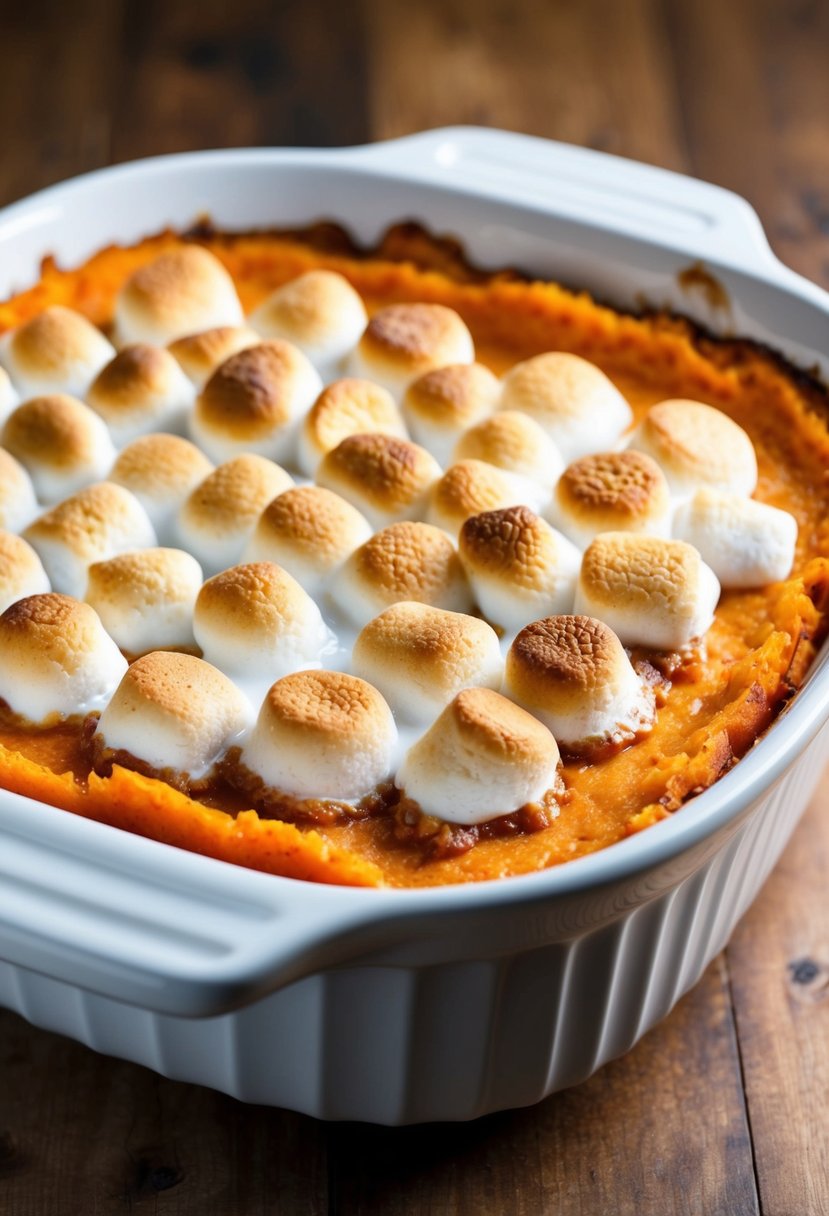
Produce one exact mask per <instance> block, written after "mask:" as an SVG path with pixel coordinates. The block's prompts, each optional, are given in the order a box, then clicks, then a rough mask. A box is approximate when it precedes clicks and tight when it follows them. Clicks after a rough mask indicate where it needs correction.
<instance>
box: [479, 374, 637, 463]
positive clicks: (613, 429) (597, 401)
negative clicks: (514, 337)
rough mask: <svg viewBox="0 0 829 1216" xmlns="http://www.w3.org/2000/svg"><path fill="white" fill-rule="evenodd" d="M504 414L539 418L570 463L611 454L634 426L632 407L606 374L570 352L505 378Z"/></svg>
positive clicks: (541, 424)
mask: <svg viewBox="0 0 829 1216" xmlns="http://www.w3.org/2000/svg"><path fill="white" fill-rule="evenodd" d="M500 408H501V409H504V410H520V411H521V412H522V413H524V414H529V415H530V417H532V418H534V419H535V420H536V422H537V423H538V424H539V425H540V426H542V427H543V428H544V430H545V431H546V432H547V434H548V435H549V436H550V438H551V439H552V440H553V441H554V443H555V444H556V446H557V447H558V449H559V451H560V452H561V455H562V456H563V458H564V459H565V461H570V460H577V459H578V458H579V457H580V456H586V455H587V454H588V453H589V452H596V451H603V450H607V449H608V448H610V447H612V446H613V445H614V444H615V442H616V441H617V440H618V439H619V437H620V436H621V434H622V433H623V431H625V430H626V429H627V427H628V426H629V425H630V423H631V422H632V421H633V414H632V412H631V409H630V406H629V405H628V403H627V401H626V400H625V399H624V397H623V396H622V394H621V393H620V392H619V390H618V389H617V388H616V387H615V385H614V384H613V383H612V381H611V380H609V379H608V377H607V376H606V375H605V374H604V372H603V371H602V370H601V369H600V368H598V367H596V365H595V363H590V362H588V360H587V359H582V358H580V357H579V356H578V355H571V354H568V353H567V352H566V351H549V352H547V353H546V354H543V355H536V356H535V357H534V358H532V359H527V360H525V362H523V363H517V364H516V365H515V367H514V368H512V370H511V371H509V372H508V373H507V375H506V376H505V377H504V387H503V392H502V394H501V405H500Z"/></svg>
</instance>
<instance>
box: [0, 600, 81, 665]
mask: <svg viewBox="0 0 829 1216" xmlns="http://www.w3.org/2000/svg"><path fill="white" fill-rule="evenodd" d="M101 632H102V630H101V622H100V621H99V620H98V617H97V615H96V614H95V612H94V611H93V610H92V609H91V608H90V607H89V605H88V604H84V603H81V602H80V601H79V600H75V599H72V598H71V597H70V596H68V595H58V594H56V593H55V592H53V591H51V592H47V593H46V594H45V595H29V596H26V598H25V599H22V600H17V601H16V603H14V604H11V605H10V606H9V607H8V608H7V609H6V611H5V612H4V613H3V614H2V615H0V647H2V649H3V650H20V651H21V652H23V653H27V654H29V655H31V656H32V658H33V659H34V657H35V656H37V666H39V667H43V666H44V665H47V664H49V663H54V664H55V665H56V666H58V667H60V668H61V669H62V670H63V671H65V672H67V673H68V674H69V675H72V674H74V673H75V672H76V671H78V669H79V668H80V667H81V665H82V664H83V662H84V661H85V659H86V656H87V654H89V652H90V651H92V650H94V649H95V648H96V647H97V646H98V642H99V638H100V635H101Z"/></svg>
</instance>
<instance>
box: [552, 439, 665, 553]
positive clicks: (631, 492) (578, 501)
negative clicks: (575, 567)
mask: <svg viewBox="0 0 829 1216" xmlns="http://www.w3.org/2000/svg"><path fill="white" fill-rule="evenodd" d="M548 514H549V518H550V520H551V521H552V522H553V523H554V524H556V525H557V527H559V528H561V530H562V532H564V533H565V534H566V535H567V536H569V537H570V538H571V539H572V540H573V541H574V542H575V543H576V544H577V545H579V546H580V548H582V549H584V548H586V547H587V546H588V545H589V544H590V542H591V540H593V538H594V536H597V535H598V534H599V533H600V532H613V531H618V532H649V533H651V534H653V535H655V536H667V535H668V534H669V532H670V527H671V495H670V491H669V489H668V483H667V481H666V480H665V474H664V473H663V472H662V470H661V469H660V467H659V465H658V464H657V463H656V461H655V460H653V459H652V458H651V457H650V456H646V455H645V454H644V453H643V452H635V451H632V450H628V451H624V452H600V453H596V454H594V455H592V456H583V457H582V458H581V460H576V461H574V462H573V463H572V464H571V465H568V467H567V468H566V469H565V470H564V472H563V473H562V475H561V477H560V478H559V481H558V483H557V484H556V488H555V494H554V496H553V502H552V504H551V506H550V508H549V512H548Z"/></svg>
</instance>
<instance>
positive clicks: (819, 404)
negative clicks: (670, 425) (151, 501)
mask: <svg viewBox="0 0 829 1216" xmlns="http://www.w3.org/2000/svg"><path fill="white" fill-rule="evenodd" d="M180 239H181V238H179V237H177V236H174V235H173V234H169V233H168V234H162V235H161V236H158V237H153V238H151V239H148V240H146V241H144V242H143V243H142V244H141V245H139V246H137V247H136V248H134V249H117V248H113V249H107V250H104V251H102V252H101V253H99V254H97V255H96V256H95V257H94V258H92V259H91V260H90V261H89V262H88V263H87V264H86V265H85V266H82V267H80V268H79V269H77V270H74V271H68V272H66V271H61V270H60V269H58V268H57V267H56V266H55V265H54V264H52V263H47V264H46V265H45V266H44V270H43V276H42V279H41V281H40V283H39V284H38V285H37V286H36V287H35V288H33V289H32V290H31V291H28V292H25V293H22V294H21V295H19V296H17V297H16V298H14V299H13V300H11V301H9V302H7V303H5V304H0V332H2V331H3V330H4V329H7V328H9V327H11V326H12V325H15V324H18V323H19V322H20V321H22V320H24V319H25V318H27V317H29V316H32V315H34V314H35V313H36V312H38V311H39V310H40V309H42V308H43V307H45V306H46V305H47V304H49V303H57V302H59V303H65V304H67V305H69V306H71V307H75V308H79V309H80V310H81V311H83V312H85V313H86V314H87V315H88V316H89V317H90V318H91V319H93V320H94V321H95V322H97V323H98V324H100V325H103V326H106V325H107V324H108V322H109V319H110V317H111V314H112V304H113V299H114V295H115V292H116V291H117V289H118V288H119V286H120V284H121V283H122V282H123V280H124V278H125V277H126V276H127V275H128V274H129V273H130V272H131V271H132V270H133V269H134V268H135V267H136V266H138V265H139V264H141V263H143V262H145V261H148V260H149V259H151V258H152V257H154V256H156V254H157V253H158V252H159V251H160V250H161V249H162V248H164V247H166V246H169V245H172V244H174V243H176V242H177V241H179V240H180ZM198 239H200V240H201V241H202V242H203V243H204V244H206V245H207V246H208V247H209V248H211V249H212V250H213V251H214V252H215V253H216V254H217V255H218V256H219V257H220V258H221V259H222V260H223V261H224V262H225V264H226V265H227V267H228V269H229V270H230V271H231V273H232V274H233V276H234V278H235V280H236V283H237V285H238V287H239V291H240V295H241V297H242V301H243V303H244V305H245V307H246V309H250V308H252V307H254V306H255V305H256V304H257V303H258V302H259V301H260V300H261V299H262V298H263V296H264V295H265V294H266V293H267V292H268V291H270V290H272V289H273V288H274V287H275V286H277V285H278V284H279V283H281V282H284V281H286V280H287V279H290V278H293V277H294V276H295V275H297V274H299V273H301V272H302V271H303V270H305V269H308V268H310V267H312V266H319V265H324V266H329V267H331V268H333V269H336V270H339V271H341V272H342V273H343V274H345V275H346V276H347V277H348V278H349V279H350V280H351V282H352V283H353V284H354V285H355V287H356V288H357V289H358V290H359V291H360V292H361V294H362V295H363V296H364V298H365V299H366V302H367V304H368V306H369V308H370V309H371V308H375V307H378V306H380V305H382V304H385V303H390V302H393V301H397V300H433V301H436V302H440V303H444V304H447V305H449V306H451V307H453V308H456V309H457V310H458V312H460V313H461V314H462V316H463V317H464V318H465V320H466V321H467V323H468V325H469V326H470V328H471V330H472V332H473V335H474V337H475V340H476V344H477V348H478V353H479V357H480V358H481V359H482V361H483V362H486V363H488V364H489V365H490V366H491V367H492V368H493V369H494V370H495V371H497V372H501V371H503V370H504V369H505V368H507V367H509V366H510V365H512V364H513V363H515V362H517V361H518V360H519V359H523V358H527V357H529V356H530V355H533V354H537V353H539V352H540V351H543V350H549V349H560V350H571V351H574V352H575V353H577V354H580V355H583V356H584V357H586V358H588V359H592V360H593V361H594V362H595V363H597V364H599V366H601V367H602V368H603V369H604V370H605V371H606V372H607V373H608V375H610V376H611V377H612V379H613V380H614V381H615V382H616V383H617V384H618V385H619V387H620V388H621V389H622V391H623V392H625V393H626V394H627V396H628V398H629V399H630V401H631V403H632V405H633V407H634V410H635V412H636V413H637V414H641V413H642V412H643V411H644V410H645V409H646V408H647V407H648V406H649V405H651V404H652V403H653V402H655V401H658V400H661V399H663V398H665V397H671V396H684V397H693V398H695V399H697V400H701V401H707V402H709V403H710V404H712V405H716V406H718V407H719V408H720V409H722V410H724V411H725V412H726V413H728V414H729V415H730V416H731V417H733V418H734V419H735V420H736V421H737V422H738V423H740V425H741V426H743V427H744V428H745V429H746V430H747V431H748V433H749V434H750V435H751V438H752V440H753V441H754V444H755V447H756V448H757V453H758V463H759V469H760V478H759V484H758V489H757V497H758V498H760V499H762V500H763V501H765V502H769V503H772V504H773V505H775V506H780V507H783V508H785V509H786V510H788V511H791V512H792V514H794V515H795V516H796V518H797V520H798V524H799V528H800V535H799V541H798V552H797V559H796V562H795V569H794V572H793V574H792V577H791V578H790V579H789V580H788V581H787V582H785V583H782V584H776V585H773V586H771V587H768V588H765V589H762V590H758V591H749V592H728V593H726V594H725V595H724V596H723V597H722V600H721V602H720V605H719V608H718V610H717V619H716V621H715V623H714V625H713V627H712V629H711V631H710V634H709V637H708V657H707V661H706V663H705V664H704V665H700V666H699V668H698V669H697V670H695V671H694V672H692V673H691V674H690V677H689V678H686V679H685V680H684V681H683V682H681V683H676V684H675V685H674V687H673V688H672V690H671V692H670V695H669V697H668V701H667V704H666V705H665V706H664V707H663V708H662V709H661V710H660V713H659V720H658V723H657V726H656V728H655V729H654V730H653V732H652V733H651V734H650V735H649V736H647V737H646V738H645V739H644V740H643V741H642V742H640V743H639V744H637V745H636V746H635V747H631V748H628V749H627V750H625V751H623V752H621V753H619V754H618V755H616V756H613V757H612V758H610V759H608V760H605V761H603V762H602V763H600V764H594V765H586V766H577V765H570V766H568V767H567V768H566V769H565V773H564V776H565V781H566V784H567V788H568V792H567V795H566V800H565V803H564V805H563V807H562V811H561V814H560V816H559V818H558V819H557V820H556V821H555V823H554V824H553V825H552V826H551V827H549V828H547V829H545V830H544V831H541V832H538V833H535V834H531V835H522V836H515V837H501V838H498V839H493V840H487V841H484V842H481V843H479V844H478V845H476V846H475V847H474V848H473V849H471V850H470V851H469V852H468V853H466V854H463V855H461V856H459V857H451V858H446V859H444V860H440V861H432V862H426V863H424V862H423V861H422V860H421V856H420V854H419V853H415V852H414V851H412V850H410V849H406V848H404V847H402V846H400V845H397V844H396V843H395V842H394V841H393V839H392V837H391V832H390V828H389V825H388V823H387V822H386V821H385V820H383V819H366V820H360V821H355V822H352V823H348V824H338V825H336V826H326V827H324V828H322V827H321V828H319V829H316V830H306V829H303V828H298V827H295V826H293V825H290V824H284V823H281V822H278V821H275V820H267V819H262V818H260V817H259V816H258V815H257V814H256V813H255V812H253V811H248V810H243V811H242V812H241V813H234V811H235V808H232V807H228V808H227V810H222V809H217V808H216V807H208V806H205V805H202V804H200V803H198V802H195V801H192V800H191V799H189V798H187V797H186V796H184V795H183V794H180V793H178V792H177V791H175V790H172V789H171V788H169V787H168V786H166V785H164V784H163V783H161V782H159V781H154V780H152V779H149V778H146V777H141V776H139V775H137V774H135V773H132V772H130V771H128V770H125V769H122V768H116V769H115V770H114V772H113V775H112V776H111V777H110V778H105V779H102V778H99V777H97V776H95V775H94V774H91V775H90V773H89V770H88V766H87V765H86V763H85V761H84V758H83V755H82V754H81V752H80V749H79V747H78V742H79V737H78V732H76V731H75V730H74V729H73V728H71V727H66V726H64V727H62V728H60V729H59V730H57V731H52V732H41V733H40V734H36V733H28V732H25V731H21V730H19V729H14V728H11V727H4V728H2V729H0V786H4V787H5V788H7V789H10V790H15V791H17V792H19V793H24V794H28V795H30V796H32V797H35V798H38V799H41V800H42V801H44V802H48V803H51V804H53V805H55V806H61V807H64V808H65V809H67V810H69V811H73V812H75V813H77V814H81V815H85V816H87V817H89V818H94V819H99V820H101V821H103V822H105V823H108V824H112V825H115V826H118V827H122V828H125V829H127V830H129V831H133V832H138V833H139V834H141V835H144V836H148V837H151V838H153V839H156V840H161V841H164V842H166V843H168V844H172V845H176V846H178V847H182V848H187V849H191V850H193V851H195V852H200V853H204V854H207V855H209V856H212V857H218V858H222V859H224V860H227V861H231V862H234V863H237V864H240V865H245V866H249V867H251V868H254V869H259V870H265V871H268V872H270V873H276V874H284V875H288V876H290V877H296V878H306V879H311V880H314V881H322V882H334V883H347V884H354V885H367V886H370V885H380V884H389V885H393V886H420V885H438V884H443V883H451V882H468V881H475V880H480V879H485V878H494V877H500V876H504V875H508V874H518V873H526V872H528V871H532V870H537V869H543V868H545V867H548V866H551V865H555V864H557V863H559V862H562V861H565V860H568V859H570V858H573V857H576V856H579V855H581V854H584V853H588V852H592V851H594V850H596V849H599V848H603V847H605V846H606V845H609V844H612V843H613V842H615V841H617V840H620V839H622V838H623V837H624V836H626V835H629V834H631V833H632V832H636V831H639V830H641V829H642V828H645V827H647V826H649V825H650V824H652V823H654V822H656V821H658V820H659V819H663V818H665V817H666V816H668V815H671V814H673V813H674V812H675V811H676V810H677V809H678V808H679V807H681V806H682V804H683V802H685V801H686V800H687V799H688V797H690V796H691V795H692V794H693V793H695V792H697V791H699V790H701V789H704V788H706V787H707V786H709V785H711V784H712V782H714V781H715V780H716V779H717V778H718V777H719V776H720V775H721V774H722V773H723V772H724V771H725V770H726V769H727V768H728V767H730V766H731V765H732V764H733V763H734V761H735V760H736V759H737V758H738V757H739V756H741V755H743V754H744V753H745V751H746V750H747V749H748V748H749V747H751V746H752V744H753V742H754V741H755V740H756V739H757V737H758V735H760V734H761V733H762V732H763V731H764V730H765V729H766V727H767V726H768V725H769V723H770V722H771V721H772V719H773V717H774V715H775V713H776V712H777V710H778V709H779V708H780V706H781V705H782V704H783V703H784V701H785V700H786V699H787V697H788V696H789V695H790V694H791V692H792V691H793V689H794V688H796V687H797V686H798V684H799V683H800V682H801V681H802V679H803V676H804V674H805V672H806V670H807V668H808V666H809V663H810V662H811V659H812V657H813V656H814V652H815V648H816V644H817V641H818V639H819V638H820V637H821V636H822V633H823V631H824V627H825V619H826V613H827V599H829V560H827V558H829V433H828V432H827V403H826V399H825V395H824V394H823V392H822V390H820V389H819V388H818V387H817V386H816V385H814V384H813V383H812V382H810V381H809V380H808V379H807V378H805V377H799V376H798V375H796V374H795V373H793V372H792V371H791V369H788V368H786V367H785V366H784V365H783V364H782V363H781V362H780V361H779V360H777V359H776V358H775V357H774V356H772V355H770V354H769V353H767V352H765V351H763V350H761V349H759V348H757V347H755V346H754V345H752V344H750V343H746V342H740V341H733V342H719V341H715V340H713V339H710V338H706V337H705V336H703V335H700V334H698V333H697V332H696V331H695V330H694V329H693V327H691V326H690V325H689V324H687V323H685V322H684V321H682V320H680V319H676V318H672V317H669V316H665V315H661V314H659V315H654V316H644V317H633V316H627V315H624V314H619V313H617V312H615V311H613V310H612V309H609V308H606V307H602V306H601V305H598V304H596V303H595V302H594V301H593V300H591V299H590V298H589V297H588V296H586V295H578V294H574V293H572V292H569V291H567V290H565V289H564V288H561V287H558V286H556V285H552V284H543V283H530V282H525V281H522V280H521V279H519V278H518V276H514V275H510V274H504V275H499V276H490V277H487V276H483V275H478V274H476V273H474V272H473V271H471V270H470V269H469V268H468V267H466V266H465V265H464V263H463V261H462V259H461V258H459V256H458V255H457V253H456V252H455V251H454V249H453V248H452V247H451V246H447V245H442V244H440V243H439V242H435V241H433V240H432V239H431V238H429V237H427V236H426V235H424V234H423V233H422V232H420V231H418V230H415V229H412V228H408V227H401V228H399V229H396V230H393V231H392V232H391V233H390V234H389V236H388V237H387V238H386V240H385V242H384V243H383V245H382V246H381V247H380V249H379V250H377V251H375V253H374V254H373V255H372V256H370V257H365V256H363V255H361V254H359V253H358V252H357V251H354V250H351V249H350V248H348V246H347V243H346V242H345V241H343V240H342V239H341V237H340V236H339V235H338V234H337V233H336V232H332V231H330V230H318V231H315V232H312V233H310V234H308V235H307V236H290V235H279V234H259V235H248V236H241V237H226V236H225V237H223V236H220V235H216V234H212V233H209V232H206V233H202V234H200V235H199V238H198ZM683 813H687V814H693V808H692V806H691V807H689V808H688V809H687V811H685V812H683Z"/></svg>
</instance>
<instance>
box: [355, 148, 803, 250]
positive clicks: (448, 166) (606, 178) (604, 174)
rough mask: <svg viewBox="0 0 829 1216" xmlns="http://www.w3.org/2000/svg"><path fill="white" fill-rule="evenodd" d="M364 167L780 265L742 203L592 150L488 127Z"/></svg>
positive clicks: (365, 152) (387, 151)
mask: <svg viewBox="0 0 829 1216" xmlns="http://www.w3.org/2000/svg"><path fill="white" fill-rule="evenodd" d="M346 155H347V156H348V157H349V158H350V159H353V160H354V161H355V162H357V163H361V164H367V165H371V164H376V165H377V167H378V168H382V169H383V171H384V172H390V173H399V174H400V176H405V177H406V178H408V179H414V180H417V179H419V180H421V181H428V182H429V183H430V184H441V185H443V186H444V187H447V186H449V187H451V186H452V184H453V183H457V185H459V186H461V185H462V186H463V187H464V189H469V188H470V187H472V188H474V189H475V190H476V192H477V193H479V194H482V195H488V196H490V197H503V198H507V199H509V200H510V201H513V202H514V201H515V200H516V199H522V200H525V201H527V202H529V203H534V204H538V203H542V204H543V203H547V204H549V203H550V202H554V203H555V212H556V215H557V216H561V217H565V218H568V217H569V218H572V219H573V220H575V221H578V222H579V223H580V224H584V223H585V222H588V223H590V222H595V223H596V225H597V227H600V228H601V229H603V230H605V231H607V230H609V231H611V232H614V233H619V234H624V235H629V236H634V237H638V238H644V239H646V240H647V241H648V242H649V243H650V244H661V243H665V244H668V245H672V244H675V243H676V241H677V240H678V239H681V241H682V245H683V247H684V248H685V249H694V250H695V251H696V252H698V253H699V255H700V257H703V256H704V257H706V258H711V259H715V260H717V261H718V262H720V263H723V264H726V265H729V264H730V265H734V266H738V265H739V266H745V265H746V264H747V263H748V264H752V265H756V264H757V261H758V259H759V260H760V261H761V262H763V263H765V264H767V265H769V266H771V265H774V266H775V267H776V266H778V265H779V263H778V262H777V259H776V258H775V255H774V254H773V253H772V250H771V248H770V246H769V243H768V240H767V238H766V235H765V233H764V231H763V227H762V224H761V223H760V219H759V217H758V215H757V213H756V211H755V210H754V209H753V207H751V205H750V204H749V203H748V202H746V200H745V199H744V198H741V197H740V195H738V194H734V193H732V192H731V191H730V190H725V189H723V188H722V187H720V186H714V185H711V184H710V183H708V182H702V181H698V180H697V179H695V178H690V177H686V176H684V175H682V174H679V173H673V172H671V171H670V170H668V169H660V168H656V167H655V166H653V165H645V164H642V163H640V162H638V161H631V160H626V159H624V158H623V157H620V156H612V155H609V154H608V153H605V152H596V151H594V150H592V149H590V148H579V147H575V146H574V145H571V144H563V143H558V142H557V141H555V140H549V139H539V138H536V137H534V136H530V135H518V134H516V133H514V132H510V131H497V130H490V129H488V128H485V127H444V128H439V129H436V130H433V131H424V132H421V133H419V134H416V135H409V136H404V137H403V138H402V139H396V140H389V141H388V142H386V143H379V144H371V145H367V146H366V147H364V148H355V149H349V150H348V152H347V153H346Z"/></svg>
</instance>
